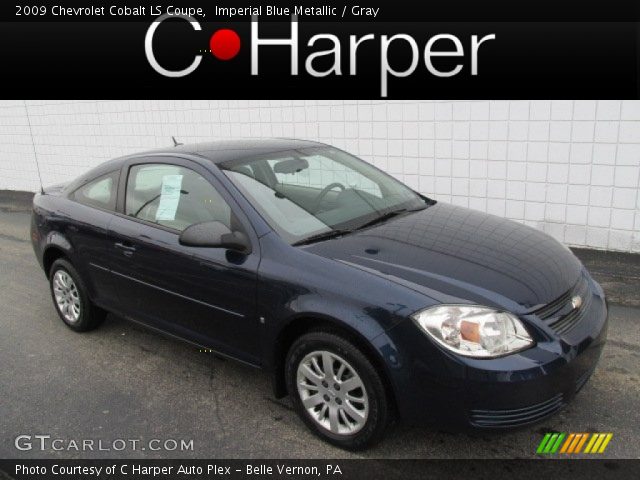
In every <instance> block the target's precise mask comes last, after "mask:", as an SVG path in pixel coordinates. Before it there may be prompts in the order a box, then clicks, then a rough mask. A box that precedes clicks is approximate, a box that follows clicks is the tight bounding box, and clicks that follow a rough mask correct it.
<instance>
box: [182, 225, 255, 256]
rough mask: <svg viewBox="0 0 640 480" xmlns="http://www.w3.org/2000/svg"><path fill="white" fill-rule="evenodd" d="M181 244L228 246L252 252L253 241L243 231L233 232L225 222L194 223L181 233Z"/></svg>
mask: <svg viewBox="0 0 640 480" xmlns="http://www.w3.org/2000/svg"><path fill="white" fill-rule="evenodd" d="M179 241H180V244H181V245H186V246H189V247H211V248H228V249H229V250H237V251H240V252H242V253H250V252H251V243H250V242H249V239H248V238H247V236H246V235H245V234H244V233H242V232H238V231H236V232H232V231H231V230H229V227H227V226H226V225H225V224H224V223H221V222H203V223H194V224H193V225H189V226H188V227H187V228H185V229H184V230H183V231H182V233H181V234H180V239H179Z"/></svg>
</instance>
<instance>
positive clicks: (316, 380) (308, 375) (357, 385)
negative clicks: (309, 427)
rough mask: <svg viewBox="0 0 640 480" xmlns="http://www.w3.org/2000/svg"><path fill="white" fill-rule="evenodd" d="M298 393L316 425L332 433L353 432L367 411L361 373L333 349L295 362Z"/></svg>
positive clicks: (365, 418) (365, 416)
mask: <svg viewBox="0 0 640 480" xmlns="http://www.w3.org/2000/svg"><path fill="white" fill-rule="evenodd" d="M298 394H299V395H300V399H301V400H302V404H303V405H304V407H305V408H306V409H307V412H308V413H309V415H310V416H311V418H313V419H314V420H315V421H316V422H317V423H318V425H320V426H321V427H323V428H326V429H327V430H329V431H330V432H332V433H335V434H342V435H345V434H353V433H356V432H358V431H360V430H361V429H362V427H364V425H365V422H366V421H367V416H368V414H369V400H368V399H367V391H366V389H365V387H364V384H363V383H362V379H361V378H360V375H358V373H357V372H356V371H355V370H354V368H353V367H352V366H351V365H349V363H348V362H347V361H346V360H345V359H343V358H342V357H340V356H339V355H336V354H335V353H331V352H327V351H326V350H319V351H315V352H311V353H309V354H308V355H307V356H305V357H304V358H303V359H302V361H301V362H300V364H299V365H298Z"/></svg>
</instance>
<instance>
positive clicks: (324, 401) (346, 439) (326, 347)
mask: <svg viewBox="0 0 640 480" xmlns="http://www.w3.org/2000/svg"><path fill="white" fill-rule="evenodd" d="M285 376H286V381H287V390H288V392H289V395H290V396H291V399H292V401H293V404H294V407H295V409H296V411H297V412H298V415H299V416H300V417H301V418H302V420H303V421H304V422H305V424H306V425H307V426H308V427H309V428H310V429H311V431H313V432H314V433H315V434H316V435H317V436H319V437H320V438H322V439H323V440H325V441H327V442H329V443H332V444H333V445H336V446H338V447H341V448H344V449H347V450H361V449H364V448H367V447H370V446H372V445H374V444H375V443H377V442H379V441H380V440H381V439H382V437H383V436H384V432H385V430H386V427H387V424H388V423H389V410H390V408H389V400H388V398H387V394H386V391H385V387H384V384H383V381H382V378H381V376H380V374H379V373H378V372H377V371H376V369H375V367H374V366H373V365H372V363H371V362H370V361H369V359H368V358H367V357H366V356H365V355H364V353H363V352H362V351H360V350H359V349H358V348H357V347H355V346H354V345H353V344H352V343H351V342H349V341H348V340H346V339H345V338H343V337H341V336H338V335H336V334H333V333H328V332H312V333H308V334H306V335H303V336H301V337H300V338H298V339H297V340H296V341H295V342H294V343H293V345H292V346H291V348H290V349H289V353H288V355H287V359H286V364H285Z"/></svg>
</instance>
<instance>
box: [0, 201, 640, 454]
mask: <svg viewBox="0 0 640 480" xmlns="http://www.w3.org/2000/svg"><path fill="white" fill-rule="evenodd" d="M28 222H29V215H28V213H27V212H25V211H20V209H10V208H5V209H0V305H1V306H2V313H1V314H0V332H1V333H0V365H1V366H2V368H0V390H1V393H0V432H2V433H3V435H1V436H0V458H29V457H33V458H36V457H37V458H43V457H44V458H46V457H53V458H69V457H74V458H80V457H87V458H119V457H136V458H163V457H169V458H180V457H185V458H225V457H226V458H367V457H377V458H522V457H535V449H536V447H537V445H538V443H539V442H540V440H541V438H542V434H543V433H544V432H547V431H564V432H613V433H614V437H613V440H612V441H611V443H610V445H609V447H608V449H607V451H606V453H605V455H604V456H606V457H610V458H639V457H640V447H639V445H640V408H639V407H640V368H638V367H639V366H640V309H638V308H634V307H629V306H623V305H612V306H611V310H610V328H609V342H608V345H607V346H606V348H605V351H604V353H603V357H602V360H601V362H600V365H599V367H598V369H597V370H596V372H595V374H594V375H593V377H592V378H591V380H590V381H589V383H588V384H587V385H586V386H585V387H584V389H583V390H582V391H581V393H580V394H579V395H578V396H577V398H576V399H575V400H574V401H573V402H572V403H571V404H570V405H569V406H568V407H567V408H565V409H564V410H563V411H562V412H560V413H559V414H558V415H556V416H554V417H552V418H550V419H548V420H546V421H544V422H543V423H541V424H538V425H535V426H533V427H530V428H527V429H524V430H519V431H515V432H504V433H500V434H486V433H474V434H450V433H443V432H438V431H433V430H428V429H418V428H412V427H411V426H397V427H395V428H394V429H393V430H392V431H390V432H389V435H388V437H387V438H386V440H385V441H384V442H383V443H382V444H380V445H379V446H377V447H376V448H374V449H372V450H369V451H367V452H364V453H358V454H351V453H349V452H345V451H342V450H339V449H336V448H334V447H332V446H330V445H327V444H325V443H323V442H322V441H320V440H318V439H316V438H315V437H314V436H313V435H312V434H310V433H309V432H308V431H307V429H306V428H305V427H304V426H303V424H302V423H301V422H300V421H299V420H298V418H297V416H296V415H295V413H294V412H293V411H292V410H291V408H290V406H289V404H288V402H287V401H286V400H285V401H276V400H274V399H273V398H272V396H271V390H270V379H269V377H268V376H267V375H266V374H264V373H262V372H260V371H258V370H254V369H251V368H249V367H245V366H242V365H239V364H236V363H235V362H232V361H222V360H219V359H217V358H215V357H214V356H212V355H211V354H207V353H201V352H199V351H198V350H197V349H194V348H192V347H190V346H187V345H185V344H182V343H179V342H177V341H174V340H169V339H166V338H164V337H162V336H159V335H157V334H154V333H151V332H149V331H146V330H143V329H141V328H140V327H137V326H133V325H131V324H129V323H127V322H125V321H124V320H121V319H119V318H116V317H114V316H109V317H108V319H107V321H106V322H105V323H104V324H103V325H102V327H101V328H99V329H98V330H95V331H93V332H90V333H84V334H77V333H74V332H72V331H71V330H69V329H68V328H66V327H65V326H64V325H63V323H62V322H61V321H60V320H59V318H58V316H57V314H56V312H55V311H54V307H53V305H52V302H51V298H50V295H49V290H48V285H47V282H46V280H45V277H44V275H43V273H42V271H41V270H40V268H39V266H38V265H37V263H36V260H35V257H34V255H33V251H32V249H31V244H30V243H29V241H28ZM21 434H27V435H37V434H48V435H51V437H52V438H62V439H85V438H88V439H95V440H96V441H97V440H98V439H103V440H104V441H106V442H107V443H108V444H110V442H111V441H112V440H114V439H141V440H142V442H145V441H147V440H149V439H152V438H157V439H176V440H178V441H179V440H180V439H186V440H190V439H193V450H192V451H184V452H180V451H172V452H154V451H150V450H149V449H147V450H137V451H132V450H125V451H122V452H114V451H106V452H105V451H103V452H99V451H94V452H91V451H89V452H85V453H82V452H76V451H73V450H72V451H61V452H55V451H51V450H47V451H44V452H43V451H39V450H31V451H27V452H21V451H18V450H16V448H15V447H14V439H15V437H16V436H18V435H21Z"/></svg>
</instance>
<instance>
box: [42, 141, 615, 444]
mask: <svg viewBox="0 0 640 480" xmlns="http://www.w3.org/2000/svg"><path fill="white" fill-rule="evenodd" d="M31 237H32V241H33V247H34V249H35V252H36V255H37V258H38V260H39V262H40V264H41V265H42V267H43V268H44V271H45V273H46V275H47V277H48V279H49V281H50V284H51V294H52V297H53V301H54V304H55V306H56V308H57V311H58V313H59V315H60V317H61V318H62V320H63V321H64V322H65V323H66V324H67V325H68V326H69V327H70V328H72V329H74V330H77V331H83V330H88V329H90V328H93V327H95V326H97V325H98V324H99V323H100V321H101V320H102V319H103V318H104V316H105V312H106V311H110V312H114V313H116V314H117V315H120V316H123V317H125V318H128V319H131V320H134V321H136V322H140V323H142V324H144V325H147V326H149V327H152V328H155V329H157V330H161V331H163V332H166V333H169V334H171V335H172V336H175V337H179V338H181V339H184V340H186V341H188V342H191V343H192V344H195V345H198V346H201V347H206V348H208V349H213V350H214V351H217V352H219V353H220V354H222V355H225V356H228V357H232V358H235V359H237V360H240V361H242V362H245V363H248V364H251V365H254V366H258V367H261V368H264V369H266V370H268V371H270V372H272V373H273V378H274V389H275V393H276V395H277V396H284V395H285V394H287V393H288V394H289V395H290V396H291V398H292V401H293V403H294V405H295V407H296V409H297V411H298V413H299V414H300V416H301V417H302V419H303V420H304V422H305V423H306V424H307V426H308V427H309V428H310V429H311V430H312V431H313V432H315V433H316V434H318V435H319V436H320V437H322V438H324V439H325V440H327V441H329V442H331V443H333V444H335V445H338V446H341V447H344V448H350V449H356V448H364V447H366V446H368V445H371V444H373V443H374V442H375V441H377V440H379V439H381V438H382V436H383V433H384V431H385V427H386V426H387V424H388V423H389V421H390V420H391V419H392V418H393V417H398V418H399V419H401V420H403V421H405V422H408V423H411V424H417V423H431V424H434V423H435V424H441V425H442V424H443V425H445V426H448V427H464V426H474V427H480V428H504V427H515V426H520V425H526V424H529V423H531V422H535V421H537V420H540V419H542V418H545V417H547V416H549V415H551V414H553V413H554V412H556V411H558V410H559V409H560V408H561V407H562V406H563V405H565V404H566V402H568V401H569V400H571V398H572V397H573V396H574V395H575V394H576V392H577V391H578V390H579V389H580V388H581V387H582V386H583V385H584V384H585V382H586V381H587V379H588V378H589V376H590V375H591V373H592V372H593V370H594V368H595V365H596V363H597V361H598V358H599V356H600V352H601V350H602V347H603V345H604V342H605V338H606V320H607V306H606V302H605V298H604V295H603V292H602V289H601V288H600V286H599V285H598V284H597V283H596V282H595V281H594V280H593V279H592V278H591V277H590V276H589V274H588V273H587V271H586V270H585V269H584V267H583V266H582V265H581V264H580V262H579V261H578V260H577V259H576V257H575V256H574V255H573V254H572V253H571V251H569V249H567V248H566V247H564V246H562V245H561V244H560V243H558V242H556V241H555V240H553V239H552V238H550V237H548V236H547V235H545V234H543V233H541V232H539V231H537V230H534V229H532V228H529V227H526V226H523V225H520V224H518V223H515V222H512V221H509V220H504V219H501V218H498V217H495V216H492V215H486V214H484V213H480V212H477V211H473V210H468V209H465V208H460V207H455V206H451V205H446V204H442V203H436V202H435V201H433V200H430V199H428V198H426V197H424V196H422V195H420V194H417V193H415V192H414V191H412V190H411V189H409V188H408V187H406V186H405V185H403V184H401V183H400V182H398V181H397V180H395V179H393V178H391V177H390V176H388V175H386V174H385V173H383V172H381V171H380V170H378V169H376V168H375V167H373V166H371V165H369V164H367V163H365V162H363V161H362V160H359V159H357V158H355V157H353V156H352V155H349V154H347V153H345V152H343V151H341V150H338V149H336V148H333V147H330V146H327V145H323V144H319V143H315V142H309V141H297V140H280V139H274V140H243V141H240V140H237V141H222V142H215V143H206V144H198V145H193V146H184V145H183V146H178V147H176V148H171V149H167V150H160V151H154V152H149V153H143V154H139V155H132V156H128V157H124V158H119V159H116V160H112V161H110V162H107V163H104V164H102V165H100V166H99V167H97V168H95V169H93V170H91V171H90V172H88V173H87V174H85V175H83V176H82V177H80V178H79V179H77V180H76V181H74V182H71V183H69V184H68V185H66V186H58V187H53V188H50V189H48V190H46V191H45V192H43V193H42V194H38V195H36V196H35V198H34V201H33V219H32V236H31Z"/></svg>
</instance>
